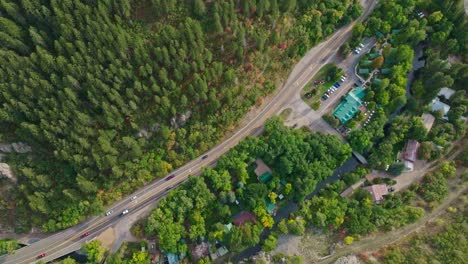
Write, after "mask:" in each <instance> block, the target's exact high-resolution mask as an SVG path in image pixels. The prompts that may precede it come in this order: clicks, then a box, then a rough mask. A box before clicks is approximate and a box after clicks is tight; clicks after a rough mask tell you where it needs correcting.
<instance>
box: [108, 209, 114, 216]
mask: <svg viewBox="0 0 468 264" xmlns="http://www.w3.org/2000/svg"><path fill="white" fill-rule="evenodd" d="M113 212H114V211H113V210H110V211H107V212H106V216H109V215H111V214H112V213H113Z"/></svg>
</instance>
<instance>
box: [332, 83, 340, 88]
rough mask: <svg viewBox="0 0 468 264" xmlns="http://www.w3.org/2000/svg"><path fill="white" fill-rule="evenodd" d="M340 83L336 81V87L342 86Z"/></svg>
mask: <svg viewBox="0 0 468 264" xmlns="http://www.w3.org/2000/svg"><path fill="white" fill-rule="evenodd" d="M340 85H341V84H340V83H338V82H336V83H335V84H333V86H335V87H336V88H338V87H340Z"/></svg>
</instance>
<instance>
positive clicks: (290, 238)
mask: <svg viewBox="0 0 468 264" xmlns="http://www.w3.org/2000/svg"><path fill="white" fill-rule="evenodd" d="M330 245H331V243H330V239H329V237H328V235H324V234H317V233H314V232H313V231H307V232H306V234H305V235H304V236H295V235H289V234H288V235H280V236H279V237H278V246H277V247H276V249H275V250H274V251H273V252H271V255H275V254H278V253H283V254H285V255H288V256H292V255H296V256H302V257H303V263H317V262H318V261H319V260H320V259H321V258H322V257H323V256H325V255H328V249H329V247H330Z"/></svg>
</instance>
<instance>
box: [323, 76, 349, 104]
mask: <svg viewBox="0 0 468 264" xmlns="http://www.w3.org/2000/svg"><path fill="white" fill-rule="evenodd" d="M346 78H347V77H346V75H343V76H341V78H340V80H339V81H338V82H336V83H334V84H333V85H332V86H330V88H328V90H327V91H326V92H325V93H324V94H323V95H322V100H323V101H326V100H327V99H328V98H330V95H332V94H333V93H334V92H336V90H338V89H339V88H340V86H341V83H342V82H344V81H345V80H346Z"/></svg>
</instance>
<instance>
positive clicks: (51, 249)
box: [0, 0, 376, 264]
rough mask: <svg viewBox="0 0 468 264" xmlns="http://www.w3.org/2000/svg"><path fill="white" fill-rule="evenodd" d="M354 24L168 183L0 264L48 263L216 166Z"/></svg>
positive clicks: (325, 43) (339, 32)
mask: <svg viewBox="0 0 468 264" xmlns="http://www.w3.org/2000/svg"><path fill="white" fill-rule="evenodd" d="M363 4H364V6H365V11H364V14H363V16H361V17H360V18H359V19H358V21H362V20H363V19H365V18H366V17H367V16H368V15H369V14H370V13H371V11H372V9H373V8H374V7H375V4H376V1H372V0H366V1H363ZM354 24H355V22H353V23H350V24H348V25H346V26H344V27H342V28H341V29H339V30H337V31H336V32H335V33H334V34H333V35H332V36H331V37H329V38H328V39H327V40H325V41H323V42H322V43H320V44H318V45H316V46H315V47H314V48H312V49H311V50H310V51H309V52H308V53H307V54H306V55H305V56H304V57H303V58H302V59H301V61H300V62H299V63H298V64H297V65H296V66H295V68H294V69H293V71H292V72H291V74H290V76H289V78H288V80H287V81H286V83H285V84H284V86H283V87H281V88H280V90H279V91H278V92H277V93H276V95H275V97H274V98H273V100H271V101H270V102H269V103H268V104H265V105H264V106H263V108H262V110H261V111H260V112H259V113H258V115H257V116H255V117H254V118H252V119H251V120H250V121H249V122H248V123H247V124H246V125H245V126H244V127H242V128H240V129H239V130H238V131H237V132H236V133H235V134H233V135H232V136H231V137H230V138H229V139H227V140H225V141H224V142H222V143H220V144H219V145H217V146H216V147H214V148H213V149H211V150H210V151H208V152H207V153H205V154H203V155H202V156H200V157H199V158H197V159H195V160H192V161H190V162H189V163H187V164H186V165H184V166H182V167H180V168H179V169H177V170H175V171H173V172H172V173H171V174H174V175H175V177H174V178H172V179H171V180H168V181H166V180H165V179H161V180H157V181H154V182H152V183H151V184H149V185H147V186H145V187H142V188H141V189H139V190H138V191H136V192H135V193H133V194H131V195H129V196H128V197H126V198H124V199H123V200H121V201H119V202H117V203H115V204H114V205H113V206H111V207H110V208H109V209H108V210H113V214H112V215H111V216H99V217H94V218H92V219H89V220H88V221H86V222H84V223H82V224H79V225H77V226H75V227H72V228H69V229H66V230H64V231H62V232H59V233H56V234H54V235H52V236H50V237H47V238H44V239H42V240H40V241H38V242H36V243H34V244H31V245H29V246H26V247H23V248H21V249H18V250H17V251H16V252H15V254H13V255H4V256H1V257H0V263H4V264H21V263H34V262H36V261H38V258H37V257H38V256H39V254H41V253H46V256H45V257H44V258H42V260H43V261H46V262H47V261H51V260H54V259H56V258H59V257H61V256H63V255H65V254H67V253H70V252H72V251H74V250H76V249H79V248H80V247H81V245H82V244H84V243H86V242H87V241H89V240H90V239H93V238H94V237H96V236H97V235H99V234H100V233H101V232H102V231H103V230H105V229H107V228H108V227H110V226H113V225H115V224H116V223H118V222H119V221H120V220H121V219H123V218H125V217H127V216H128V215H131V214H134V213H137V212H138V211H139V210H142V209H144V208H145V207H146V205H148V204H150V203H154V202H155V201H157V200H158V199H159V198H160V197H162V196H164V195H165V194H166V192H167V188H169V187H174V186H176V185H178V184H180V183H182V182H184V181H185V180H186V179H187V178H188V177H189V176H190V175H194V174H196V173H198V172H199V171H200V170H201V169H202V168H203V167H208V166H210V165H211V164H213V163H215V162H216V160H217V159H218V158H219V157H220V156H222V155H223V154H225V153H226V152H227V151H229V149H230V148H232V147H234V146H235V145H237V144H238V143H239V142H240V141H241V140H243V139H244V138H246V137H247V136H249V135H252V134H258V133H259V131H261V130H262V129H263V124H264V123H265V121H266V120H267V119H268V118H270V117H272V116H274V115H276V114H277V113H278V112H279V111H280V110H281V109H282V107H283V105H285V104H287V103H288V101H289V99H290V98H291V97H292V96H293V95H294V94H295V93H296V92H297V90H301V89H302V88H303V87H304V85H306V84H307V83H308V81H309V80H310V79H311V78H312V77H313V76H314V75H315V74H316V73H317V72H318V70H319V69H320V68H321V67H322V65H324V64H326V63H328V61H329V60H330V57H331V55H333V54H334V53H336V52H337V51H338V49H339V47H340V46H341V45H342V44H343V43H344V42H345V41H346V40H347V39H348V38H349V37H350V36H351V33H352V27H353V26H354ZM204 156H207V157H206V158H205V159H203V158H202V157H204ZM133 196H137V199H136V200H133V201H132V200H131V197H133ZM124 210H129V213H128V214H126V215H123V216H122V215H121V213H122V211H124ZM86 232H88V233H89V236H87V237H84V238H81V235H82V234H84V233H86Z"/></svg>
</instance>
